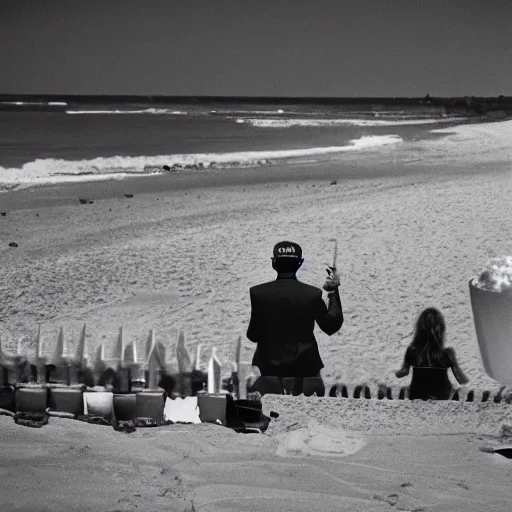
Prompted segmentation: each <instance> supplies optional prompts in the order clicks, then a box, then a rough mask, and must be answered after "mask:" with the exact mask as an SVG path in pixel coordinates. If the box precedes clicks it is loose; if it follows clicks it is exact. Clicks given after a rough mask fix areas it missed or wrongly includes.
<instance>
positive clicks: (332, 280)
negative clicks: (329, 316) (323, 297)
mask: <svg viewBox="0 0 512 512" xmlns="http://www.w3.org/2000/svg"><path fill="white" fill-rule="evenodd" d="M329 242H334V256H333V259H332V267H329V266H328V267H327V269H326V271H327V275H328V277H327V280H326V281H325V284H324V287H323V288H324V290H325V291H327V292H332V291H334V290H336V288H338V286H339V285H340V278H339V276H338V272H337V270H336V261H337V259H338V241H337V240H336V239H335V238H330V239H329Z"/></svg>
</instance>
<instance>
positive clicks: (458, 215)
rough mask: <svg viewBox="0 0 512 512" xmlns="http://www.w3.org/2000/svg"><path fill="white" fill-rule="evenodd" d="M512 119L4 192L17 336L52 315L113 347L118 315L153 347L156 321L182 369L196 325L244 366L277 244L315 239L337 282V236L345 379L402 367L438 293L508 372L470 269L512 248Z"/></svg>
mask: <svg viewBox="0 0 512 512" xmlns="http://www.w3.org/2000/svg"><path fill="white" fill-rule="evenodd" d="M511 134H512V122H510V121H507V122H502V123H490V124H477V125H469V126H463V127H457V128H454V129H453V130H452V133H451V134H448V135H446V134H444V135H445V136H444V137H443V138H440V139H438V140H428V141H422V142H416V143H415V142H411V143H409V144H405V143H404V144H402V145H400V147H396V148H395V147H394V148H387V147H383V148H379V149H377V150H368V151H366V152H361V153H358V154H357V155H348V154H346V155H343V160H340V159H339V158H338V159H326V160H324V161H322V162H320V163H318V164H316V165H314V166H313V165H312V164H307V163H302V164H300V165H297V166H269V167H267V168H263V170H262V169H258V174H257V175H255V174H254V172H253V173H252V174H251V170H250V169H244V170H236V169H230V170H224V171H220V170H219V171H209V172H208V171H202V174H201V172H199V173H198V174H196V173H187V172H183V173H175V174H174V175H171V176H170V175H165V176H161V177H156V178H146V180H140V179H139V180H137V179H134V180H120V181H115V182H102V183H94V184H80V185H77V184H75V185H63V186H60V187H43V188H39V189H33V190H22V191H19V192H10V193H6V194H2V195H1V196H0V202H1V204H2V208H0V209H1V210H6V212H7V215H6V216H5V217H2V218H1V220H0V240H1V245H0V255H1V258H2V268H1V270H0V276H1V279H0V283H1V284H0V291H1V296H2V301H1V304H0V316H1V318H2V323H1V324H0V334H1V336H2V346H3V347H4V348H6V349H7V350H14V348H15V344H16V339H17V338H18V337H19V336H24V337H25V339H24V341H23V345H22V346H23V348H24V349H26V350H27V351H30V349H31V347H32V346H33V342H34V339H35V334H36V330H37V325H38V323H40V324H41V328H42V336H43V344H44V350H45V351H46V353H47V354H48V355H51V353H52V347H53V346H54V344H55V341H56V338H57V332H58V329H59V328H60V326H64V328H65V332H66V336H67V339H68V341H69V343H71V344H72V343H74V342H76V340H78V335H79V331H80V329H81V327H82V325H83V324H84V323H85V324H87V337H88V341H89V344H90V347H91V349H92V350H95V349H96V348H97V347H98V346H99V344H100V343H101V342H106V343H107V356H108V354H109V350H110V351H112V350H113V346H114V342H115V339H116V336H117V332H118V329H119V327H121V326H123V327H124V332H125V336H126V339H127V342H128V343H129V342H131V341H133V340H136V341H137V343H138V344H139V347H141V348H140V349H139V350H142V347H143V344H144V342H145V340H146V338H147V333H148V331H149V329H151V328H153V329H155V332H156V336H157V338H158V339H159V340H160V341H162V342H163V343H164V344H165V346H166V347H167V348H168V353H167V359H168V361H169V365H170V368H171V369H172V368H173V364H174V347H175V344H176V341H177V331H178V329H179V328H180V327H182V328H183V329H184V330H185V335H186V344H187V346H188V347H189V348H190V349H191V350H194V349H195V347H196V345H197V344H198V343H201V344H203V345H204V350H203V360H204V362H206V360H207V358H208V357H209V354H210V348H209V347H212V346H216V347H217V350H218V354H219V356H220V358H221V360H222V361H223V362H224V363H226V371H228V370H229V369H230V367H229V364H228V361H229V360H232V359H233V354H234V347H235V344H236V340H237V338H238V336H242V337H243V339H244V340H245V343H244V358H245V359H246V360H250V358H251V357H252V352H253V347H252V346H251V343H250V342H249V341H248V340H246V339H245V331H246V329H247V324H248V320H249V314H250V305H249V293H248V290H249V287H250V286H252V285H255V284H257V283H260V282H263V281H266V280H271V279H273V278H274V272H273V270H272V268H271V265H270V255H271V249H272V247H273V245H274V243H276V242H277V241H279V240H282V239H291V240H294V241H296V242H298V243H299V244H301V246H302V247H303V251H304V255H305V263H304V266H303V269H302V270H301V273H300V275H299V279H302V280H303V281H305V282H307V283H310V284H313V285H316V286H321V285H322V283H323V281H324V277H325V265H326V264H327V263H329V262H330V260H331V254H332V244H331V243H329V242H328V240H329V239H330V238H333V237H335V238H337V239H338V243H339V269H340V272H341V276H342V284H341V297H342V303H343V308H344V313H345V323H344V325H343V327H342V329H341V331H340V332H339V333H337V334H336V335H334V336H332V337H330V338H329V337H327V336H326V335H324V334H323V333H321V332H318V336H317V339H318V342H319V347H320V354H321V356H322V358H323V361H324V364H325V368H324V371H323V377H324V379H325V380H326V381H327V382H328V383H330V382H334V381H339V380H343V381H347V382H350V383H360V382H369V383H377V382H385V383H387V384H396V383H397V382H398V381H397V379H396V377H395V376H394V374H393V370H394V369H396V368H397V367H398V366H399V365H400V362H401V359H402V357H403V353H404V350H405V348H406V346H407V344H408V343H409V341H410V339H411V338H410V333H411V332H412V330H413V325H414V322H415V319H416V317H417V315H418V314H419V312H420V311H421V310H422V309H423V308H425V307H428V306H435V307H438V308H439V309H440V310H441V311H442V313H443V314H444V315H445V319H446V323H447V345H450V346H453V347H454V348H455V350H456V352H457V355H458V357H459V361H460V363H461V365H462V367H463V368H464V370H465V371H466V372H467V374H468V376H469V378H470V386H473V387H487V388H488V389H498V387H499V384H498V383H496V382H494V381H492V380H491V379H490V378H488V377H487V376H486V374H485V372H484V371H483V368H482V365H481V361H480V355H479V351H478V346H477V342H476V337H475V333H474V326H473V319H472V315H471V309H470V303H469V293H468V281H469V279H470V278H471V277H472V276H474V275H475V274H476V272H477V271H479V269H480V268H481V267H482V266H483V265H484V264H485V263H486V261H487V259H488V258H489V257H492V256H497V255H503V254H512V239H511V238H510V221H511V220H512V215H511V213H512V212H511V210H510V202H509V197H510V194H511V191H512V180H511V179H510V162H511V161H512V155H511V149H510V146H509V144H508V140H510V139H509V137H510V136H511ZM269 176H272V179H267V177H269ZM333 180H335V181H336V183H335V184H333ZM128 192H130V193H133V194H134V197H133V198H126V197H124V194H125V193H128ZM79 197H87V198H89V199H91V200H93V201H94V203H93V204H86V205H81V204H80V203H79V201H78V198H79ZM12 241H14V242H16V243H18V245H19V246H18V248H11V247H9V246H8V243H9V242H12ZM110 353H111V352H110ZM406 382H407V378H405V379H402V384H405V383H406Z"/></svg>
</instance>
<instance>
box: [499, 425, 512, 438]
mask: <svg viewBox="0 0 512 512" xmlns="http://www.w3.org/2000/svg"><path fill="white" fill-rule="evenodd" d="M500 437H502V438H503V437H505V438H510V437H512V426H511V425H506V424H505V423H504V424H503V425H502V426H501V430H500Z"/></svg>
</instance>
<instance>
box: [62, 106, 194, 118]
mask: <svg viewBox="0 0 512 512" xmlns="http://www.w3.org/2000/svg"><path fill="white" fill-rule="evenodd" d="M66 114H75V115H77V114H96V115H99V114H112V115H113V114H153V115H166V114H167V115H169V114H170V115H182V116H183V115H187V114H188V112H182V111H180V110H170V109H167V108H145V109H141V110H133V109H132V110H112V109H110V110H66Z"/></svg>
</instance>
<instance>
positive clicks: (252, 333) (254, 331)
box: [247, 288, 258, 343]
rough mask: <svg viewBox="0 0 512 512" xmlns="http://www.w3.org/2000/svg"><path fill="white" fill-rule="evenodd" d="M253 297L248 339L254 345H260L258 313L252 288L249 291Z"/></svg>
mask: <svg viewBox="0 0 512 512" xmlns="http://www.w3.org/2000/svg"><path fill="white" fill-rule="evenodd" d="M249 294H250V296H251V319H250V320H249V327H248V328H247V338H248V339H249V340H250V341H252V342H253V343H258V327H257V325H258V324H257V313H256V307H255V302H256V300H255V298H254V293H253V291H252V288H251V289H250V290H249Z"/></svg>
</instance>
